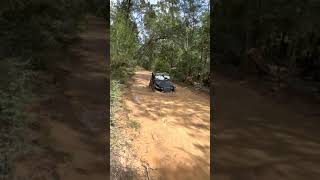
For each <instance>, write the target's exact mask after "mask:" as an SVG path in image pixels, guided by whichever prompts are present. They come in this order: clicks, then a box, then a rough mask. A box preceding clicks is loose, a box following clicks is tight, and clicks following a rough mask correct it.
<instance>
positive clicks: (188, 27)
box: [138, 0, 210, 85]
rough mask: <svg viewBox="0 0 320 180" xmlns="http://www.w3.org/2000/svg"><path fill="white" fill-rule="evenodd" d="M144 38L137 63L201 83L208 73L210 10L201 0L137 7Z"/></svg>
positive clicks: (169, 0) (166, 0) (180, 78)
mask: <svg viewBox="0 0 320 180" xmlns="http://www.w3.org/2000/svg"><path fill="white" fill-rule="evenodd" d="M140 13H141V14H142V16H143V17H144V19H143V22H142V23H143V24H144V29H143V30H144V31H145V33H144V41H143V44H142V47H143V49H142V52H143V53H141V54H140V58H139V62H138V63H139V65H141V66H143V67H146V68H148V69H152V70H155V71H165V72H169V73H170V74H171V75H172V76H173V77H174V78H175V79H177V80H184V79H186V78H187V77H189V78H191V79H192V80H193V81H197V82H200V83H202V84H204V85H208V84H205V83H204V82H203V80H204V78H205V77H207V76H209V72H210V71H209V68H210V66H209V64H210V61H209V10H208V4H205V3H203V2H201V1H180V2H178V1H173V0H163V1H160V2H158V4H156V5H150V4H147V5H146V6H145V9H142V10H140Z"/></svg>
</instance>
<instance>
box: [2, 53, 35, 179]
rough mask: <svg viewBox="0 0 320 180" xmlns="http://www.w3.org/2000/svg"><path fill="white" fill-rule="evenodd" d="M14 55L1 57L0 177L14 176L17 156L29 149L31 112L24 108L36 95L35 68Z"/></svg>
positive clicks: (8, 177) (9, 177)
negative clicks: (26, 67) (21, 61)
mask: <svg viewBox="0 0 320 180" xmlns="http://www.w3.org/2000/svg"><path fill="white" fill-rule="evenodd" d="M17 62H18V61H16V60H15V59H9V60H2V61H1V65H0V66H1V67H2V68H3V69H2V71H1V80H0V81H1V82H0V86H1V90H0V117H1V121H0V177H1V179H11V176H12V174H11V173H12V169H13V168H14V167H13V164H12V163H13V162H14V159H15V158H16V157H17V156H19V155H21V154H22V153H26V152H28V150H29V148H30V145H28V144H26V143H25V134H24V132H25V130H26V128H27V124H28V121H30V119H31V116H30V114H27V113H26V112H25V109H26V107H27V105H28V104H29V103H30V102H31V101H32V100H33V99H34V96H33V94H32V86H31V83H30V82H31V81H32V77H33V72H32V71H30V70H28V69H25V67H24V65H21V64H18V63H17Z"/></svg>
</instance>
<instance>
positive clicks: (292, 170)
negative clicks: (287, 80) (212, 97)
mask: <svg viewBox="0 0 320 180" xmlns="http://www.w3.org/2000/svg"><path fill="white" fill-rule="evenodd" d="M214 88H215V93H216V96H217V99H216V123H215V125H216V129H217V132H215V134H216V137H217V138H216V139H215V145H216V151H215V154H214V161H215V169H216V170H215V171H216V173H215V174H214V177H215V179H217V180H257V179H259V180H300V179H301V180H304V179H308V180H311V179H312V180H313V179H314V180H316V179H319V177H320V163H319V162H320V158H319V157H320V151H319V149H320V131H319V123H320V122H319V120H320V118H319V104H316V103H311V102H308V101H306V100H304V99H302V98H301V97H298V96H292V95H285V94H284V95H281V98H280V96H278V95H279V93H277V94H276V95H277V96H273V97H272V96H270V95H266V94H262V93H261V92H260V91H257V90H255V89H254V88H252V87H251V86H249V84H246V83H245V82H240V81H239V80H231V79H227V78H225V77H224V76H219V75H218V74H215V83H214ZM286 96H287V97H286Z"/></svg>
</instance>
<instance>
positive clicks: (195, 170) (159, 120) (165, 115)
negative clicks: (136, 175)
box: [122, 70, 210, 180]
mask: <svg viewBox="0 0 320 180" xmlns="http://www.w3.org/2000/svg"><path fill="white" fill-rule="evenodd" d="M150 77H151V72H149V71H145V70H139V71H137V72H136V73H135V75H134V76H133V78H132V80H131V81H130V82H129V88H128V90H127V93H126V94H125V95H124V97H123V104H124V106H125V109H127V112H126V113H128V119H126V121H135V122H137V123H139V124H140V126H141V127H140V128H138V131H139V133H138V136H137V137H135V138H134V139H133V142H132V144H133V146H134V147H133V149H134V152H135V154H136V155H137V158H138V159H139V160H140V163H141V166H143V167H145V168H146V169H148V175H149V178H150V179H153V180H155V179H164V180H195V179H197V180H204V179H206V180H208V179H209V176H210V173H209V168H210V96H209V95H208V94H205V93H200V92H198V93H197V92H193V91H191V90H189V89H188V88H186V87H181V86H177V92H176V93H175V94H171V93H161V92H152V90H151V89H150V88H149V87H148V85H149V80H150ZM122 120H123V119H122ZM145 173H147V172H145ZM145 177H147V175H146V176H145Z"/></svg>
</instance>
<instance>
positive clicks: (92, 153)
mask: <svg viewBox="0 0 320 180" xmlns="http://www.w3.org/2000/svg"><path fill="white" fill-rule="evenodd" d="M88 22H89V25H88V30H87V31H86V32H84V33H82V34H81V35H80V42H79V43H76V44H74V45H73V46H72V48H71V50H72V53H71V54H72V58H68V59H67V60H64V61H57V62H58V63H56V65H55V66H54V67H53V73H52V74H51V76H52V77H50V76H48V79H49V80H50V79H51V80H53V81H52V83H51V84H49V85H48V86H47V87H44V89H45V90H43V92H46V94H45V96H47V97H48V98H47V99H46V100H44V101H42V102H41V103H40V104H37V105H34V106H33V107H32V108H31V109H32V111H33V113H35V115H36V116H37V117H36V118H37V121H36V122H35V123H34V127H33V128H32V130H30V132H29V133H28V136H30V139H31V142H32V143H35V147H39V150H38V151H36V150H35V151H33V152H32V154H28V155H27V157H25V158H22V159H20V160H19V161H18V162H17V165H16V173H15V175H16V177H24V178H26V179H29V180H33V179H42V180H53V179H54V180H58V179H61V180H75V179H77V180H88V179H95V180H99V179H101V180H105V179H106V177H107V176H108V174H107V165H106V164H107V161H106V159H105V158H106V147H107V146H106V143H107V142H106V138H107V137H106V131H105V130H106V126H107V124H106V114H105V112H106V103H107V102H106V97H107V94H106V92H107V89H106V88H107V87H106V82H107V77H106V59H105V54H104V53H105V52H106V48H107V47H106V39H105V37H106V34H105V32H106V29H105V28H106V26H105V22H104V20H103V19H101V20H100V19H97V18H95V17H90V18H89V20H88ZM42 78H43V77H42ZM54 83H55V84H54Z"/></svg>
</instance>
